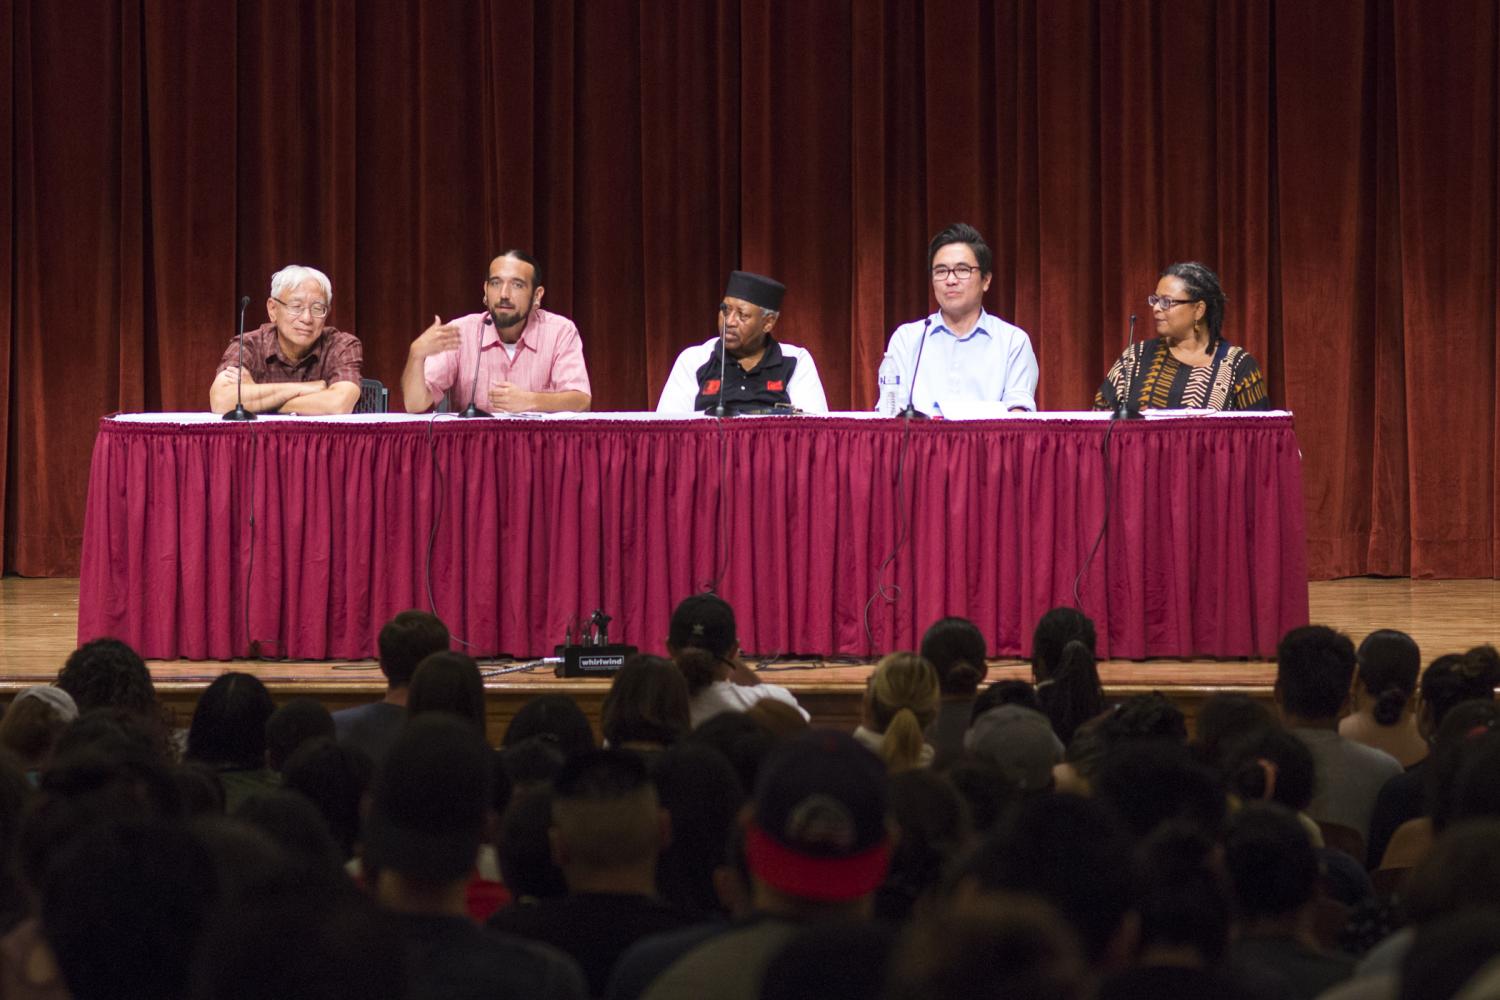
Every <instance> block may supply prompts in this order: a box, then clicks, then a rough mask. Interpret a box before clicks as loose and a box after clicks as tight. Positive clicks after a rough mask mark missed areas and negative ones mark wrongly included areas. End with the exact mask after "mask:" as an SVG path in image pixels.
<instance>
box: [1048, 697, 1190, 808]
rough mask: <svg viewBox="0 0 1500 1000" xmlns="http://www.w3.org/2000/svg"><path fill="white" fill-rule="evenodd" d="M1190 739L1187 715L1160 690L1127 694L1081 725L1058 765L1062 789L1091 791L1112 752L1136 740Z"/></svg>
mask: <svg viewBox="0 0 1500 1000" xmlns="http://www.w3.org/2000/svg"><path fill="white" fill-rule="evenodd" d="M1153 740H1164V741H1167V742H1171V743H1174V744H1177V745H1179V746H1181V745H1183V744H1186V743H1187V719H1186V718H1185V717H1184V716H1183V714H1182V710H1181V709H1179V708H1178V707H1177V706H1176V705H1174V704H1172V700H1171V699H1170V698H1168V697H1167V696H1166V695H1164V694H1162V693H1161V692H1160V691H1152V692H1151V693H1150V694H1137V695H1132V696H1131V697H1129V698H1126V699H1125V700H1124V701H1122V702H1120V703H1119V704H1117V705H1115V706H1114V707H1113V708H1111V709H1110V710H1109V711H1107V712H1105V713H1103V714H1101V715H1099V716H1096V717H1095V718H1093V719H1090V720H1089V721H1088V722H1085V723H1084V724H1083V725H1081V726H1079V727H1078V730H1077V732H1075V733H1074V734H1073V739H1072V741H1071V742H1069V743H1068V747H1067V750H1065V751H1064V753H1063V762H1062V763H1061V764H1059V765H1058V766H1057V767H1056V768H1055V772H1054V773H1055V775H1056V779H1057V788H1058V790H1059V791H1066V792H1073V793H1074V794H1078V795H1088V794H1090V792H1091V788H1092V785H1093V781H1094V778H1095V777H1096V776H1097V775H1098V773H1099V769H1100V768H1101V767H1103V766H1104V764H1105V762H1106V761H1107V760H1108V759H1109V757H1110V755H1111V754H1113V753H1115V752H1117V751H1119V750H1121V749H1123V748H1124V747H1126V746H1129V745H1131V744H1134V743H1141V742H1150V741H1153Z"/></svg>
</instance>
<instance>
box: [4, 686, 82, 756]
mask: <svg viewBox="0 0 1500 1000" xmlns="http://www.w3.org/2000/svg"><path fill="white" fill-rule="evenodd" d="M77 718H78V706H77V705H76V704H74V703H73V696H72V695H70V694H68V692H66V691H64V690H63V689H62V688H60V687H56V686H53V685H50V684H38V685H34V686H32V687H28V688H22V689H21V690H20V691H18V692H17V693H16V696H15V698H13V699H12V700H11V703H10V707H9V708H7V709H6V710H5V716H4V718H0V748H3V749H5V750H8V751H10V752H11V753H13V754H15V755H16V759H17V760H19V761H20V762H21V763H22V764H24V765H25V766H26V768H27V769H28V770H33V771H34V770H37V769H38V768H41V767H43V766H45V765H46V763H47V760H48V759H49V758H50V757H51V756H52V748H53V747H54V746H56V745H57V738H58V737H59V736H61V735H62V731H63V730H64V729H65V728H67V726H68V724H69V723H71V722H73V721H74V720H75V719H77Z"/></svg>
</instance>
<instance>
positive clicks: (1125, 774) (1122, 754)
mask: <svg viewBox="0 0 1500 1000" xmlns="http://www.w3.org/2000/svg"><path fill="white" fill-rule="evenodd" d="M1094 793H1095V794H1096V795H1097V796H1098V797H1099V799H1100V801H1102V802H1104V803H1106V804H1107V805H1109V806H1110V807H1111V808H1112V809H1114V811H1115V815H1117V816H1119V817H1120V819H1121V820H1122V821H1123V822H1124V824H1125V828H1126V829H1127V830H1128V831H1129V832H1130V833H1131V834H1132V835H1133V836H1134V837H1135V838H1136V839H1137V840H1144V839H1145V838H1146V837H1148V836H1150V835H1151V834H1152V833H1153V832H1155V831H1156V830H1157V829H1158V828H1160V827H1161V826H1163V825H1164V824H1167V823H1171V824H1173V825H1174V826H1177V827H1180V828H1185V829H1189V830H1195V831H1197V832H1198V833H1200V834H1201V835H1202V836H1203V837H1205V838H1206V839H1208V840H1217V839H1218V837H1219V834H1220V833H1221V832H1222V831H1223V828H1224V816H1225V813H1226V811H1227V810H1228V806H1229V803H1228V799H1227V798H1226V797H1225V794H1224V781H1223V779H1222V778H1220V777H1219V775H1218V774H1217V773H1215V772H1214V771H1213V770H1211V769H1210V768H1209V767H1208V765H1206V764H1202V763H1199V762H1198V760H1197V759H1196V758H1195V757H1194V756H1193V755H1192V753H1190V752H1189V751H1188V750H1187V748H1186V747H1184V746H1182V745H1180V744H1177V743H1173V742H1170V741H1167V740H1144V741H1140V742H1135V743H1129V744H1126V745H1125V746H1123V747H1121V748H1120V749H1119V751H1118V752H1115V753H1112V754H1110V756H1109V759H1107V760H1106V761H1105V762H1104V766H1103V767H1101V768H1100V769H1099V774H1098V776H1097V777H1096V778H1095V779H1094Z"/></svg>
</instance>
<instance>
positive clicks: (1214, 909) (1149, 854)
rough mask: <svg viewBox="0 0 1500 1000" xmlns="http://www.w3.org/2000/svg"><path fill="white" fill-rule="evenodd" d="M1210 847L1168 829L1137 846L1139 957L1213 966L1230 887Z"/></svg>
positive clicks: (1225, 925) (1222, 943) (1184, 831)
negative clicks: (1189, 960)
mask: <svg viewBox="0 0 1500 1000" xmlns="http://www.w3.org/2000/svg"><path fill="white" fill-rule="evenodd" d="M1214 850H1215V842H1214V841H1213V840H1211V839H1209V838H1207V837H1205V836H1204V835H1203V834H1202V833H1201V832H1200V831H1197V830H1194V829H1192V828H1191V827H1185V826H1178V825H1174V824H1168V825H1166V826H1163V827H1162V828H1160V829H1159V830H1157V832H1156V833H1154V834H1152V835H1151V836H1150V837H1149V838H1148V839H1147V840H1146V841H1145V842H1144V843H1143V844H1142V846H1141V850H1140V852H1139V853H1140V864H1141V893H1140V895H1139V896H1138V897H1137V899H1136V903H1135V911H1136V913H1137V914H1138V915H1139V917H1140V923H1141V929H1140V945H1139V949H1138V952H1139V957H1140V959H1142V960H1145V961H1150V960H1151V958H1152V955H1153V953H1157V954H1161V953H1165V954H1167V955H1179V956H1180V955H1181V954H1182V953H1183V952H1184V950H1186V951H1187V953H1189V954H1190V955H1191V956H1192V957H1193V962H1194V964H1196V965H1198V966H1199V967H1204V968H1207V967H1211V966H1214V965H1216V964H1218V962H1219V960H1220V959H1221V958H1222V957H1223V955H1224V951H1225V949H1226V948H1227V947H1228V944H1229V930H1230V918H1231V912H1230V901H1229V888H1228V886H1227V885H1226V883H1225V879H1224V876H1223V874H1222V873H1221V872H1220V871H1219V870H1218V869H1217V865H1216V863H1215V860H1214Z"/></svg>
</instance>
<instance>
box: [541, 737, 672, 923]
mask: <svg viewBox="0 0 1500 1000" xmlns="http://www.w3.org/2000/svg"><path fill="white" fill-rule="evenodd" d="M664 818H665V814H664V813H663V812H662V809H661V805H660V802H659V801H658V799H657V795H656V788H655V786H653V785H652V784H651V781H650V779H649V778H648V777H647V775H646V763H645V761H644V760H642V759H641V758H640V756H639V755H637V754H633V753H630V752H629V751H625V750H595V751H592V752H591V753H586V754H579V755H578V756H576V757H574V758H572V759H571V760H569V761H568V762H567V763H566V764H565V765H563V769H562V770H561V771H559V772H558V775H557V778H556V780H555V781H554V782H553V786H552V835H551V839H552V860H553V861H555V862H556V863H557V866H558V867H559V868H561V869H562V872H563V877H564V878H565V879H566V880H567V882H568V889H569V891H571V892H574V893H579V892H601V891H616V892H618V891H621V889H620V886H621V885H622V884H626V883H628V882H629V881H630V880H631V879H634V880H635V881H637V882H639V883H641V884H640V885H639V886H637V887H636V889H637V891H639V892H642V893H644V894H649V893H651V892H652V891H654V887H655V878H656V857H657V855H658V854H659V853H660V851H661V848H662V844H663V843H664V842H665V840H666V830H665V824H664Z"/></svg>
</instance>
